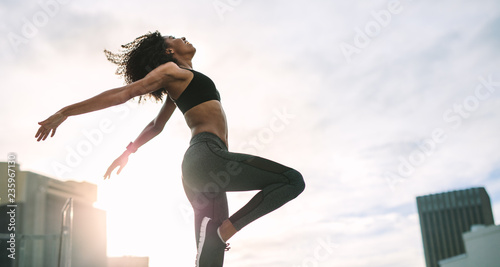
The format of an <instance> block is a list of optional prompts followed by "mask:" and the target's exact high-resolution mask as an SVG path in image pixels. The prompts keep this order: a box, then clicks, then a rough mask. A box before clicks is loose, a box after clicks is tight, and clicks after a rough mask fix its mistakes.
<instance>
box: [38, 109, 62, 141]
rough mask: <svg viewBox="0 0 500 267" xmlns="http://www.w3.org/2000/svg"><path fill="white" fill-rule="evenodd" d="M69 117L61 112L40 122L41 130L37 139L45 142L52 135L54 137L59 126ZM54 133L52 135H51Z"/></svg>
mask: <svg viewBox="0 0 500 267" xmlns="http://www.w3.org/2000/svg"><path fill="white" fill-rule="evenodd" d="M67 118H68V116H65V115H63V114H61V113H59V112H56V113H55V114H54V115H52V116H50V117H49V118H48V119H46V120H44V121H41V122H39V123H38V124H39V125H40V128H39V129H38V132H36V135H35V138H38V139H37V141H40V140H45V139H47V137H48V136H49V135H50V137H53V136H54V134H56V129H57V127H59V125H60V124H61V123H62V122H63V121H65V120H66V119H67ZM51 132H52V134H51Z"/></svg>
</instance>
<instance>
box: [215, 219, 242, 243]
mask: <svg viewBox="0 0 500 267" xmlns="http://www.w3.org/2000/svg"><path fill="white" fill-rule="evenodd" d="M236 232H237V230H236V228H234V226H233V224H232V223H231V221H229V219H227V220H225V221H224V222H222V225H221V226H219V228H218V229H217V233H218V234H219V237H220V238H221V239H222V241H223V242H226V241H227V240H229V238H231V237H232V236H233V235H234V234H236Z"/></svg>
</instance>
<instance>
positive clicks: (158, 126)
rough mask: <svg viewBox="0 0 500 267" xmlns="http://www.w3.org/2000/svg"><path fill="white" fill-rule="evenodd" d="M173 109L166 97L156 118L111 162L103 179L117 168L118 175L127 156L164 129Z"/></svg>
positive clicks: (173, 104)
mask: <svg viewBox="0 0 500 267" xmlns="http://www.w3.org/2000/svg"><path fill="white" fill-rule="evenodd" d="M175 107H176V106H175V103H174V102H173V101H172V100H171V99H170V97H167V101H166V102H165V104H164V105H163V107H162V108H161V110H160V113H158V116H156V118H155V119H154V120H152V121H151V122H150V123H149V124H148V125H147V126H146V128H144V130H143V131H142V132H141V133H140V134H139V136H138V137H137V138H136V139H135V141H134V142H133V143H131V144H130V146H129V147H127V150H125V151H124V152H123V153H122V154H121V155H120V156H119V157H118V158H117V159H115V161H113V163H112V164H111V166H109V168H108V170H107V171H106V173H105V174H104V179H107V178H110V177H111V172H113V170H114V169H115V168H116V167H118V166H120V168H119V169H118V172H117V174H120V172H121V170H122V169H123V167H125V165H126V164H127V162H128V156H129V155H130V154H131V153H134V152H135V151H136V150H137V149H138V148H139V147H141V146H142V145H144V144H145V143H147V142H148V141H149V140H151V139H153V138H154V137H155V136H157V135H158V134H159V133H161V131H162V130H163V128H164V127H165V124H166V123H167V121H168V120H169V119H170V117H171V116H172V113H173V112H174V110H175Z"/></svg>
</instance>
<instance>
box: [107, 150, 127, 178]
mask: <svg viewBox="0 0 500 267" xmlns="http://www.w3.org/2000/svg"><path fill="white" fill-rule="evenodd" d="M128 155H129V153H128V151H125V152H123V154H121V155H120V156H119V157H118V158H117V159H115V161H113V163H111V166H109V168H108V170H107V171H106V173H105V174H104V179H108V178H110V177H111V173H112V172H113V170H114V169H115V168H116V167H118V166H120V168H119V169H118V172H117V173H116V175H118V174H120V172H121V171H122V169H123V167H125V165H127V162H128Z"/></svg>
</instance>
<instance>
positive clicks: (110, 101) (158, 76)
mask: <svg viewBox="0 0 500 267" xmlns="http://www.w3.org/2000/svg"><path fill="white" fill-rule="evenodd" d="M174 68H178V66H177V65H175V63H173V62H168V63H166V64H163V65H161V66H159V67H158V68H156V69H154V70H152V71H151V72H150V73H149V74H148V75H146V77H144V78H143V79H141V80H138V81H136V82H134V83H131V84H128V85H125V86H122V87H119V88H115V89H111V90H107V91H105V92H103V93H101V94H98V95H96V96H94V97H92V98H89V99H87V100H85V101H82V102H79V103H76V104H73V105H70V106H67V107H64V108H62V109H61V110H59V111H58V112H56V113H55V114H54V115H52V116H50V117H49V118H48V119H46V120H44V121H41V122H39V123H38V124H39V125H40V128H39V129H38V132H37V133H36V135H35V138H38V140H37V141H40V140H45V139H47V137H48V136H49V135H51V137H52V136H54V134H55V133H56V129H57V127H59V125H60V124H61V123H62V122H63V121H65V120H66V119H67V118H68V117H69V116H75V115H80V114H84V113H89V112H93V111H97V110H101V109H105V108H109V107H111V106H115V105H119V104H123V103H125V102H127V101H128V100H130V99H131V98H133V97H136V96H140V95H144V94H147V93H151V92H154V91H156V90H158V89H160V88H162V87H165V84H166V83H168V82H169V80H171V79H173V78H172V77H171V76H170V75H169V74H170V73H173V72H174V71H175V70H174ZM51 133H52V134H51Z"/></svg>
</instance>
